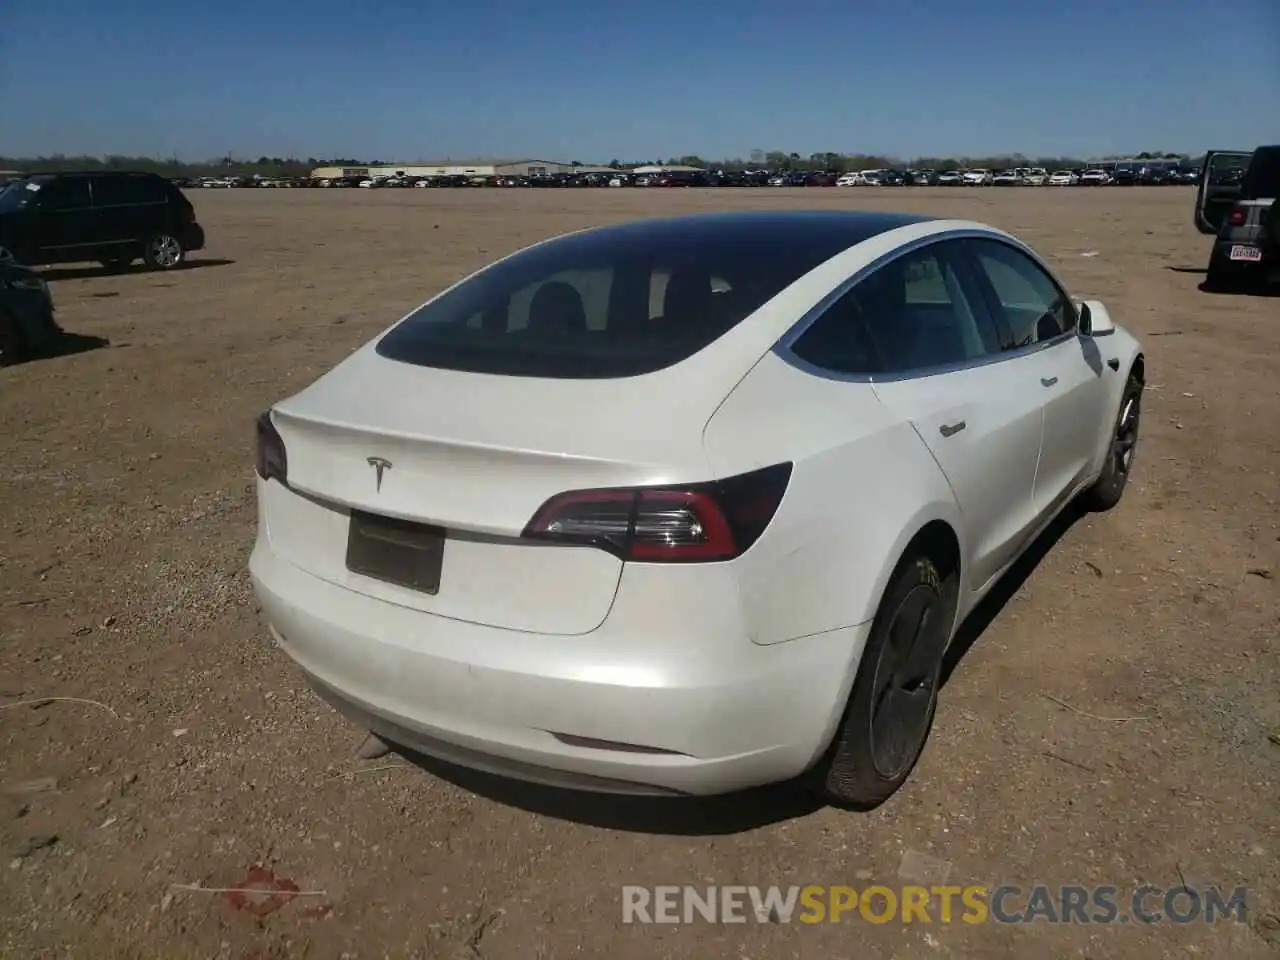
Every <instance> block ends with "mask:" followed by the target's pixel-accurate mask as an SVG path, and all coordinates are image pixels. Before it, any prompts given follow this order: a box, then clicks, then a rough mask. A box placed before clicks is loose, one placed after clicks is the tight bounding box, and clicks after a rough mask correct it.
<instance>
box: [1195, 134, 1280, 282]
mask: <svg viewBox="0 0 1280 960" xmlns="http://www.w3.org/2000/svg"><path fill="white" fill-rule="evenodd" d="M1277 197H1280V146H1269V147H1258V149H1257V150H1254V151H1253V152H1252V153H1248V152H1245V151H1235V150H1211V151H1210V152H1209V153H1208V154H1207V155H1206V156H1205V159H1204V170H1203V172H1202V173H1201V175H1200V186H1199V189H1198V190H1197V191H1196V227H1197V228H1198V229H1199V230H1200V232H1201V233H1211V234H1214V235H1215V239H1214V242H1213V252H1212V253H1211V254H1210V255H1209V269H1208V272H1207V275H1206V277H1205V286H1206V287H1207V288H1208V289H1216V290H1229V289H1232V288H1235V287H1244V286H1249V285H1252V284H1262V283H1267V282H1269V281H1270V282H1277V281H1280V203H1277V202H1276V198H1277Z"/></svg>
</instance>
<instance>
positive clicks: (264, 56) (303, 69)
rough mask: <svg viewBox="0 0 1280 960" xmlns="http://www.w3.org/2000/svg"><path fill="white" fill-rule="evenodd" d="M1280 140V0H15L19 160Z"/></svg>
mask: <svg viewBox="0 0 1280 960" xmlns="http://www.w3.org/2000/svg"><path fill="white" fill-rule="evenodd" d="M1277 141H1280V0H1052V2H1049V0H887V2H886V0H880V2H875V3H861V2H855V0H843V2H828V0H793V2H769V3H764V2H753V0H684V2H677V3H636V2H634V0H631V2H624V0H614V2H613V3H610V2H609V0H594V2H590V3H586V2H572V0H529V2H525V3H514V2H507V3H495V2H491V0H459V2H458V3H457V4H456V5H454V4H450V3H448V2H447V0H418V2H413V0H370V2H369V3H367V4H365V3H360V2H356V0H347V2H341V3H339V2H335V0H312V2H307V3H301V2H298V0H277V2H272V0H258V2H253V3H249V2H245V0H224V2H218V3H214V2H212V0H206V2H204V3H195V4H193V3H188V2H184V0H173V2H170V3H155V2H153V0H147V2H141V0H117V2H115V3H102V2H101V0H93V2H90V0H3V3H0V154H4V155H32V154H50V153H58V152H61V153H67V154H77V153H88V154H103V153H124V154H146V155H154V156H166V157H167V156H171V155H176V156H179V157H182V158H183V159H203V158H207V157H213V156H220V155H223V154H225V153H226V152H228V151H230V152H231V153H233V154H234V155H236V156H251V157H256V156H258V155H260V154H267V155H275V156H285V155H293V156H301V157H307V156H316V157H328V156H354V157H358V158H361V159H366V160H367V159H383V160H413V159H431V158H437V157H449V156H452V157H464V156H477V155H488V156H506V157H540V158H544V159H564V160H569V159H574V160H582V161H584V162H590V161H607V160H610V159H612V158H614V157H617V158H620V159H623V160H627V159H648V158H652V157H657V156H659V155H661V156H662V157H667V156H672V155H681V154H698V155H700V156H703V157H707V158H721V157H726V156H742V157H746V156H747V155H748V154H749V152H750V151H751V150H752V149H753V148H760V149H764V150H773V149H781V150H786V151H788V152H790V151H792V150H795V151H798V152H800V153H802V154H807V153H810V152H814V151H820V150H837V151H843V152H867V153H883V154H892V155H898V156H902V157H911V156H920V155H966V154H967V155H982V154H988V153H1000V152H1014V151H1020V152H1023V153H1027V154H1031V155H1036V154H1039V155H1058V154H1068V155H1076V156H1087V155H1101V154H1107V153H1125V152H1137V151H1139V150H1153V149H1167V150H1173V151H1184V150H1185V151H1192V152H1194V151H1198V150H1201V149H1204V148H1208V147H1215V146H1218V147H1252V146H1255V145H1257V144H1258V143H1261V142H1271V143H1274V142H1277Z"/></svg>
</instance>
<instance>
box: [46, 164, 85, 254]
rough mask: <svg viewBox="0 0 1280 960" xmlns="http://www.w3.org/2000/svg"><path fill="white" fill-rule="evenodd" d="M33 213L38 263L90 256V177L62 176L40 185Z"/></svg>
mask: <svg viewBox="0 0 1280 960" xmlns="http://www.w3.org/2000/svg"><path fill="white" fill-rule="evenodd" d="M32 213H33V214H34V215H33V216H32V218H31V225H32V234H33V236H34V239H33V241H31V246H33V247H34V248H35V250H34V253H35V262H38V263H56V262H66V261H72V260H82V259H86V258H87V257H88V251H89V250H91V249H92V239H91V237H92V231H93V210H92V205H91V202H90V194H89V178H88V177H79V176H60V177H55V178H54V179H52V180H48V181H45V182H43V183H40V187H39V190H38V191H37V193H36V202H35V204H34V207H33V210H32Z"/></svg>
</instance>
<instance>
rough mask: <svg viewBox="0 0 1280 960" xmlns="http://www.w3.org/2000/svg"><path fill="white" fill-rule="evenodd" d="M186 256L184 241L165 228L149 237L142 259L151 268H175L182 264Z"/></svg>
mask: <svg viewBox="0 0 1280 960" xmlns="http://www.w3.org/2000/svg"><path fill="white" fill-rule="evenodd" d="M186 256H187V251H186V250H184V249H183V247H182V241H181V240H179V239H178V238H177V237H176V236H175V235H174V234H172V233H169V232H167V231H163V230H162V231H161V232H159V233H153V234H152V235H151V236H150V237H148V238H147V245H146V247H145V248H144V249H143V253H142V259H143V260H144V261H146V264H147V267H148V269H151V270H173V269H174V268H175V267H180V266H182V262H183V260H185V259H186Z"/></svg>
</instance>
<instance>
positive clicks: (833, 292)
mask: <svg viewBox="0 0 1280 960" xmlns="http://www.w3.org/2000/svg"><path fill="white" fill-rule="evenodd" d="M964 239H980V240H994V241H997V242H1002V243H1005V244H1007V245H1008V246H1010V247H1012V248H1013V249H1015V250H1018V251H1020V252H1022V253H1025V254H1026V255H1027V256H1029V257H1030V258H1031V260H1032V261H1033V262H1034V263H1035V264H1037V265H1038V266H1039V267H1040V268H1041V269H1042V270H1044V271H1045V273H1046V274H1047V275H1048V276H1049V279H1050V280H1052V281H1053V283H1054V285H1055V286H1056V287H1057V288H1058V289H1059V290H1060V291H1062V292H1063V295H1064V296H1066V289H1065V287H1064V286H1063V284H1062V282H1061V281H1059V280H1058V278H1057V276H1056V275H1055V274H1054V272H1053V271H1052V270H1051V269H1050V268H1049V265H1048V264H1047V263H1045V261H1044V258H1042V257H1041V256H1040V255H1039V254H1037V253H1036V252H1035V251H1034V250H1032V249H1031V248H1030V247H1028V246H1027V245H1026V244H1025V243H1023V242H1021V241H1020V240H1018V239H1017V238H1015V237H1011V236H1008V235H1007V234H1000V233H994V232H991V231H986V230H981V229H976V228H973V227H956V228H953V229H948V230H942V231H939V232H937V233H931V234H929V235H928V236H924V237H918V238H916V239H914V240H909V241H907V242H906V243H903V244H902V245H901V246H898V247H895V248H894V249H893V250H890V251H889V252H888V253H884V254H881V255H880V256H878V257H876V258H875V259H874V260H872V261H870V262H869V263H866V264H864V265H863V266H862V267H860V268H858V269H857V270H855V271H854V272H853V273H852V274H851V275H850V276H849V277H847V278H846V279H845V280H843V281H841V282H840V283H839V284H837V285H836V286H835V287H833V288H831V289H830V290H829V291H827V293H826V294H824V295H823V297H822V299H821V300H819V301H818V302H817V303H816V304H814V305H813V306H812V307H810V308H809V309H808V310H806V311H805V312H804V313H803V314H802V315H801V317H800V319H799V320H797V321H796V322H795V323H793V324H792V325H791V327H789V328H788V329H787V332H786V333H784V334H783V335H782V336H781V337H779V338H778V340H777V342H776V343H775V344H774V345H773V347H772V349H771V351H770V352H771V353H773V354H774V355H776V356H777V357H778V358H779V359H781V360H782V361H783V362H785V363H787V364H789V365H790V366H793V367H795V368H796V369H798V370H801V371H803V372H805V373H808V374H810V375H811V376H815V377H819V378H821V379H823V380H835V381H840V382H844V383H894V382H898V381H903V380H923V379H925V378H926V377H936V376H941V375H942V374H946V373H958V372H960V371H962V370H972V369H977V368H980V367H985V366H989V365H991V364H993V363H1003V362H1004V361H1006V360H1011V359H1016V358H1020V357H1025V356H1030V355H1031V354H1034V353H1039V352H1040V351H1041V350H1047V349H1051V348H1053V347H1056V346H1060V345H1061V344H1063V343H1066V342H1067V341H1069V340H1075V339H1078V338H1079V337H1080V320H1079V311H1078V310H1076V309H1075V301H1074V300H1071V299H1070V297H1067V303H1069V304H1070V305H1071V309H1072V312H1073V313H1075V314H1076V326H1075V329H1073V330H1071V331H1070V332H1068V333H1062V334H1059V335H1058V336H1057V337H1054V338H1053V339H1051V340H1041V341H1039V342H1037V343H1032V344H1028V345H1027V346H1025V347H1017V348H1014V349H1011V350H1001V351H1000V352H999V353H993V354H988V355H985V356H981V357H974V358H972V359H968V360H961V361H957V362H955V363H944V364H936V365H934V366H929V367H916V368H913V369H911V370H902V371H894V372H892V373H844V372H841V371H839V370H829V369H827V368H825V367H820V366H818V365H817V364H815V363H811V362H810V361H808V360H805V359H803V358H801V357H800V356H798V355H797V354H796V353H794V352H793V351H792V349H791V348H792V346H793V345H794V344H795V343H796V341H797V340H799V339H800V338H801V337H802V336H804V334H805V333H806V332H808V330H809V328H810V327H811V326H813V324H814V323H815V322H817V320H818V318H820V317H821V316H822V315H823V314H825V313H826V312H827V310H829V309H830V308H831V307H832V306H834V304H835V303H836V302H837V301H838V300H840V298H841V297H843V296H844V295H845V294H846V293H848V292H849V291H850V290H852V289H853V288H854V287H855V286H857V285H858V284H859V283H860V282H861V281H863V280H864V279H866V278H867V277H868V276H870V275H871V274H872V273H874V272H875V271H877V270H879V269H880V268H881V267H884V266H886V265H887V264H889V263H892V262H893V261H895V260H897V259H899V258H901V257H904V256H906V255H908V254H910V253H914V252H916V251H917V250H920V249H921V248H924V247H929V246H932V245H933V244H935V243H941V242H943V241H946V240H964ZM983 306H984V307H986V308H987V310H988V312H989V310H990V308H989V307H988V306H987V305H986V304H983ZM992 320H993V322H994V323H995V324H996V327H997V329H1002V328H1003V324H1002V323H1001V322H1000V321H999V320H998V319H996V318H994V317H993V318H992Z"/></svg>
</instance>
